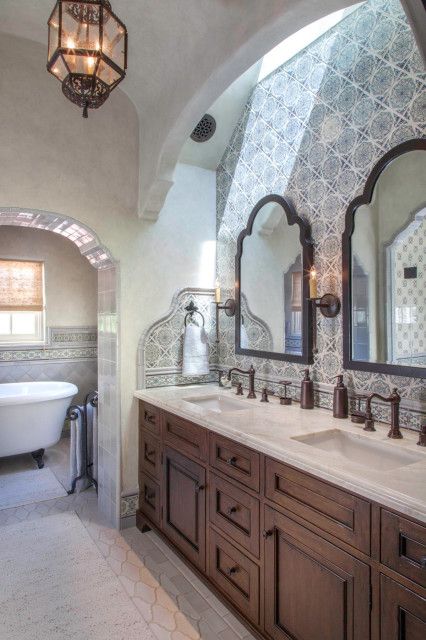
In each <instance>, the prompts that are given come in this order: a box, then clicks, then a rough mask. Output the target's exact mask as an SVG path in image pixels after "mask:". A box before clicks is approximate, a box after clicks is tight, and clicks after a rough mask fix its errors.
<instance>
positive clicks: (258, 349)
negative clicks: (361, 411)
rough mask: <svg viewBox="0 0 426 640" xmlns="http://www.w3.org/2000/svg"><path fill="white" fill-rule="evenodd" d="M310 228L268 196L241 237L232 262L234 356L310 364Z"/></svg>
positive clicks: (285, 202) (284, 201)
mask: <svg viewBox="0 0 426 640" xmlns="http://www.w3.org/2000/svg"><path fill="white" fill-rule="evenodd" d="M312 264H313V242H312V238H311V229H310V225H309V223H308V222H307V221H306V220H304V219H303V218H301V217H300V216H298V215H297V212H296V210H295V208H294V206H293V204H292V202H291V201H290V200H289V199H287V198H284V197H283V196H280V195H276V194H271V195H267V196H265V197H264V198H262V199H261V200H259V202H258V203H257V204H256V205H255V207H254V208H253V210H252V212H251V214H250V216H249V219H248V222H247V227H246V228H245V229H244V230H243V231H242V232H241V233H240V235H239V237H238V242H237V255H236V258H235V276H236V277H235V297H236V322H235V351H236V353H238V354H244V355H248V356H257V357H259V358H269V359H273V360H286V361H288V362H299V363H304V364H307V363H311V362H313V357H312V308H311V305H310V304H309V301H308V299H309V271H310V269H311V267H312Z"/></svg>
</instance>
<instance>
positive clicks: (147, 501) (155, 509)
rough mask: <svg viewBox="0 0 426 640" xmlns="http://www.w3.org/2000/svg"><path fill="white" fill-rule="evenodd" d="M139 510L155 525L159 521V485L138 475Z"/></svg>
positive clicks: (146, 477) (144, 475) (144, 476)
mask: <svg viewBox="0 0 426 640" xmlns="http://www.w3.org/2000/svg"><path fill="white" fill-rule="evenodd" d="M139 509H140V511H142V513H144V514H145V515H146V516H148V518H150V520H152V521H153V522H155V523H156V524H158V525H159V524H160V521H161V500H160V485H158V484H157V483H156V482H154V480H151V478H149V477H148V476H147V475H146V474H145V473H139Z"/></svg>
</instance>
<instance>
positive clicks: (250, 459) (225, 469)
mask: <svg viewBox="0 0 426 640" xmlns="http://www.w3.org/2000/svg"><path fill="white" fill-rule="evenodd" d="M210 465H211V466H212V467H214V468H215V469H219V471H222V473H225V474H226V475H227V476H229V477H230V478H233V479H234V480H238V482H241V483H242V484H244V485H245V486H246V487H249V488H250V489H253V490H254V491H259V489H260V456H259V454H258V453H257V452H256V451H252V450H251V449H248V448H247V447H244V446H243V445H242V444H238V443H237V442H233V441H232V440H228V439H227V438H223V437H222V436H218V435H217V434H215V433H210Z"/></svg>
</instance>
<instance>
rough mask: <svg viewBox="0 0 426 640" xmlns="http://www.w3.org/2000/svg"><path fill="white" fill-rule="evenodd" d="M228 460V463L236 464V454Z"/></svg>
mask: <svg viewBox="0 0 426 640" xmlns="http://www.w3.org/2000/svg"><path fill="white" fill-rule="evenodd" d="M226 462H227V463H228V464H232V465H235V463H236V462H237V458H236V457H235V456H232V458H228V460H227V461H226Z"/></svg>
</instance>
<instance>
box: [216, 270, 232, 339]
mask: <svg viewBox="0 0 426 640" xmlns="http://www.w3.org/2000/svg"><path fill="white" fill-rule="evenodd" d="M213 304H215V305H216V342H217V343H218V342H219V311H225V313H226V315H227V316H228V318H232V317H233V316H235V300H234V299H233V298H228V300H226V302H225V304H222V303H221V300H220V284H219V281H218V280H216V286H215V290H214V303H213Z"/></svg>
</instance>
